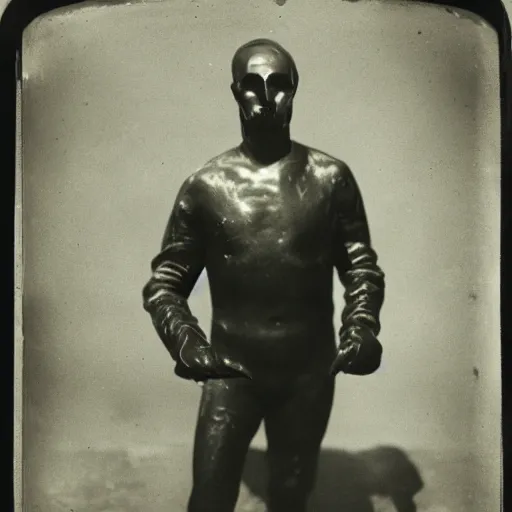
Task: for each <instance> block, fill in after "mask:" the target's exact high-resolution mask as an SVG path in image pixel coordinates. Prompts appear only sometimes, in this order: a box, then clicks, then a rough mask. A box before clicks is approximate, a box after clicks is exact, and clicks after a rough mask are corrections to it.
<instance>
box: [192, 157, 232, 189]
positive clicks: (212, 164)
mask: <svg viewBox="0 0 512 512" xmlns="http://www.w3.org/2000/svg"><path fill="white" fill-rule="evenodd" d="M239 160H241V156H240V151H239V150H238V148H233V149H229V150H227V151H224V152H223V153H221V154H219V155H217V156H214V157H213V158H211V159H210V160H208V161H207V162H205V163H204V165H202V166H201V167H200V168H199V169H197V170H196V171H195V172H194V173H192V174H191V175H190V176H189V177H188V178H187V179H186V180H185V182H184V184H183V187H184V188H185V189H187V190H189V191H196V192H199V191H200V190H203V191H205V190H208V189H210V188H212V187H213V188H215V185H216V184H217V182H218V181H219V180H222V179H223V178H224V175H225V173H226V171H228V170H230V169H233V167H234V166H236V165H237V163H240V162H239Z"/></svg>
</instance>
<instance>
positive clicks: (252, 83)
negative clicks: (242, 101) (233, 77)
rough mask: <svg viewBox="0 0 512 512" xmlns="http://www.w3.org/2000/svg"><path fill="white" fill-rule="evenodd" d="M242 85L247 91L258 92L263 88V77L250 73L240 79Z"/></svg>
mask: <svg viewBox="0 0 512 512" xmlns="http://www.w3.org/2000/svg"><path fill="white" fill-rule="evenodd" d="M240 86H241V88H242V89H244V90H245V91H253V92H256V91H258V90H260V89H262V88H263V78H262V77H261V76H259V75H256V74H254V73H248V74H247V75H245V76H244V77H243V78H242V80H241V81H240Z"/></svg>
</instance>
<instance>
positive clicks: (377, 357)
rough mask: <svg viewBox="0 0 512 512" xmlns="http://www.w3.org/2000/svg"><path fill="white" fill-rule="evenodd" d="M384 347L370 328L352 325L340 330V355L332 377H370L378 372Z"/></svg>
mask: <svg viewBox="0 0 512 512" xmlns="http://www.w3.org/2000/svg"><path fill="white" fill-rule="evenodd" d="M381 359H382V345H381V344H380V342H379V340H378V339H377V338H376V336H375V335H374V334H373V332H372V330H371V329H369V328H368V327H364V326H361V325H351V326H348V327H346V328H343V327H342V328H341V330H340V345H339V348H338V354H337V356H336V358H335V359H334V362H333V363H332V365H331V369H330V373H331V375H336V374H338V373H339V372H343V373H347V374H349V375H370V374H372V373H374V372H375V371H377V370H378V368H379V367H380V363H381Z"/></svg>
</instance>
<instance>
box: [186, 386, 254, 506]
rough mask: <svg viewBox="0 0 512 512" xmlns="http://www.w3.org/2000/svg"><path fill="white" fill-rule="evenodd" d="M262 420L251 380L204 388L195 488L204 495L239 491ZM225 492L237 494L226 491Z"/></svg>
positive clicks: (195, 453)
mask: <svg viewBox="0 0 512 512" xmlns="http://www.w3.org/2000/svg"><path fill="white" fill-rule="evenodd" d="M261 420H262V409H261V405H260V403H259V401H258V399H257V397H256V395H255V394H254V391H253V388H252V385H251V382H250V381H247V380H245V379H227V380H210V381H207V382H206V383H205V384H204V386H203V392H202V397H201V403H200V407H199V415H198V420H197V426H196V433H195V442H194V464H193V473H194V487H196V488H198V487H200V488H201V489H202V492H203V494H204V495H205V496H206V495H208V494H210V492H209V491H208V489H210V490H211V491H212V492H214V493H219V492H221V490H222V489H223V488H232V489H234V488H236V490H237V492H238V486H239V485H240V480H241V476H242V471H243V466H244V461H245V457H246V453H247V449H248V447H249V444H250V442H251V440H252V438H253V437H254V435H255V434H256V432H257V430H258V427H259V425H260V423H261ZM226 492H228V493H229V492H234V491H229V490H226Z"/></svg>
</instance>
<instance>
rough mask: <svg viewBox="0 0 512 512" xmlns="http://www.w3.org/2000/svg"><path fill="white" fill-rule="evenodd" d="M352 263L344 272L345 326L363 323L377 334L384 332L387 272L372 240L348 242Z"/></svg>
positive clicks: (342, 276)
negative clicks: (373, 246) (382, 309)
mask: <svg viewBox="0 0 512 512" xmlns="http://www.w3.org/2000/svg"><path fill="white" fill-rule="evenodd" d="M346 250H347V254H348V259H349V262H350V266H349V268H348V270H346V271H344V272H343V274H341V275H340V280H341V282H342V284H343V286H344V287H345V294H344V298H345V307H344V308H343V313H342V324H343V327H344V328H345V327H349V326H362V327H366V328H369V329H370V330H371V331H372V332H373V334H374V335H375V336H377V335H378V334H379V332H380V318H379V317H380V311H381V308H382V305H383V303H384V291H385V276H384V272H383V271H382V269H381V268H380V267H379V265H378V264H377V254H376V253H375V251H374V250H373V249H372V247H371V246H370V245H369V244H365V243H362V242H354V243H351V244H346Z"/></svg>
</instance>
